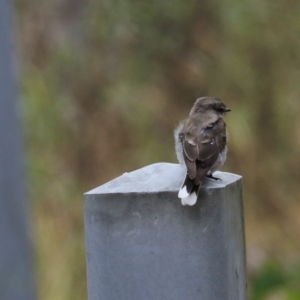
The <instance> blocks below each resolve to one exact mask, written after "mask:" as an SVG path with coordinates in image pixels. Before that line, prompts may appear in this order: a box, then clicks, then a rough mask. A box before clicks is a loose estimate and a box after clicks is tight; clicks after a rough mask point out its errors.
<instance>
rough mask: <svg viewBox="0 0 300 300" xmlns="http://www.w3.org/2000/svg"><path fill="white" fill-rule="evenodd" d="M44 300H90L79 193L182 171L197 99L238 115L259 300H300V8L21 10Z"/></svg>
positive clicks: (232, 153) (233, 166) (209, 4)
mask: <svg viewBox="0 0 300 300" xmlns="http://www.w3.org/2000/svg"><path fill="white" fill-rule="evenodd" d="M15 4H16V10H17V14H16V27H17V33H18V38H17V45H18V47H17V50H18V54H19V62H20V71H21V76H20V82H21V98H22V109H23V113H24V119H25V133H26V147H27V157H28V170H29V186H30V196H31V199H32V204H33V207H34V211H33V227H34V228H35V232H34V236H35V246H36V254H37V272H38V280H39V295H40V299H45V300H48V299H49V300H52V299H56V300H60V299H63V300H65V299H72V300H76V299H85V298H86V273H85V252H84V251H85V250H84V228H83V201H82V193H83V192H84V191H87V190H89V189H91V188H93V187H95V186H98V185H100V184H102V183H104V182H105V181H108V180H110V179H112V178H114V177H116V176H118V175H119V174H121V173H123V172H125V171H130V170H133V169H136V168H139V167H143V166H145V165H148V164H150V163H154V162H158V161H174V162H175V161H176V158H175V154H174V150H173V148H174V147H173V128H174V127H175V126H176V125H177V123H178V122H179V120H181V119H183V118H185V117H186V116H187V114H188V112H189V110H190V107H191V106H192V104H193V102H194V101H195V99H196V98H198V97H200V96H204V95H212V96H217V97H220V98H221V99H222V100H223V101H224V102H225V103H226V104H227V105H228V106H229V107H230V108H231V109H232V112H231V113H230V114H228V116H227V118H226V121H227V124H228V129H229V132H230V137H229V155H228V160H227V162H226V165H225V166H224V168H223V169H224V170H226V171H230V172H234V173H239V174H241V175H243V177H244V196H245V197H244V198H245V213H246V234H247V256H248V273H249V291H250V297H251V300H260V299H267V300H277V299H287V300H295V299H300V292H299V287H298V285H297V282H298V283H299V279H300V267H299V265H300V254H299V253H300V238H299V232H300V218H299V215H300V203H299V199H300V189H299V179H300V155H299V153H300V119H299V117H298V116H299V112H300V101H299V100H300V99H299V94H300V84H299V78H300V38H299V36H300V2H299V1H295V0H287V1H283V0H272V1H271V0H265V1H258V0H252V1H249V0H248V1H246V0H242V1H231V0H224V1H221V2H220V1H216V0H203V1H196V0H185V1H183V0H181V1H180V0H175V1H170V0H165V1H160V0H154V1H146V0H145V1H134V0H123V1H122V0H114V1H113V0H110V1H108V0H97V1H96V0H90V1H79V0H68V1H67V0H54V1H46V0H39V1H37V0H17V1H15Z"/></svg>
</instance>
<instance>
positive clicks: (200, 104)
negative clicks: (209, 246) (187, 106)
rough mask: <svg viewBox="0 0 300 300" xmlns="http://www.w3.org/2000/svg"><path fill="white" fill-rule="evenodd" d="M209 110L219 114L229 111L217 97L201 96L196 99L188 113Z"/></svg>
mask: <svg viewBox="0 0 300 300" xmlns="http://www.w3.org/2000/svg"><path fill="white" fill-rule="evenodd" d="M209 110H212V111H214V112H215V113H217V114H219V115H221V116H223V115H224V114H225V113H226V112H229V111H230V109H229V108H228V107H227V106H226V105H225V104H224V103H223V102H222V101H221V100H220V99H219V98H214V97H201V98H199V99H197V100H196V102H195V104H194V106H193V108H192V110H191V112H190V115H191V114H194V113H198V112H205V111H209Z"/></svg>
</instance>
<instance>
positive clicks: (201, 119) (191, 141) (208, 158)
mask: <svg viewBox="0 0 300 300" xmlns="http://www.w3.org/2000/svg"><path fill="white" fill-rule="evenodd" d="M228 111H230V109H229V108H227V107H226V105H225V104H224V103H223V102H222V101H221V100H220V99H218V98H213V97H202V98H199V99H197V100H196V102H195V104H194V106H193V107H192V109H191V112H190V115H189V117H188V118H187V119H186V120H184V121H183V122H181V123H180V124H179V126H178V127H177V128H176V129H175V134H174V136H175V148H176V154H177V158H178V160H179V163H180V164H181V165H183V166H185V167H186V171H187V173H186V176H185V179H184V181H183V184H182V187H181V189H180V190H179V193H178V197H179V198H181V204H182V205H194V204H195V203H196V202H197V198H198V193H199V190H200V186H201V182H202V180H203V178H204V177H205V176H207V177H209V178H211V179H215V180H218V178H215V177H213V172H215V171H216V170H217V169H218V168H220V167H221V166H222V165H223V164H224V162H225V160H226V154H227V145H226V124H225V122H224V121H223V117H224V115H225V113H226V112H228Z"/></svg>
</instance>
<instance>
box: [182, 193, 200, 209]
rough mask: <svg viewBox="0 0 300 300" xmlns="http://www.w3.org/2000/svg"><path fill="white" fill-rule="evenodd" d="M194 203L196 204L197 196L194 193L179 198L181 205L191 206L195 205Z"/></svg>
mask: <svg viewBox="0 0 300 300" xmlns="http://www.w3.org/2000/svg"><path fill="white" fill-rule="evenodd" d="M179 198H181V197H179ZM196 202H197V195H196V193H195V192H193V193H191V194H190V195H188V196H187V197H184V198H181V204H182V205H189V206H193V205H195V204H196Z"/></svg>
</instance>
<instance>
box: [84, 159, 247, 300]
mask: <svg viewBox="0 0 300 300" xmlns="http://www.w3.org/2000/svg"><path fill="white" fill-rule="evenodd" d="M215 175H216V176H217V177H219V178H221V179H222V181H214V180H210V179H207V180H205V181H204V183H203V186H202V188H201V191H200V194H199V199H198V203H197V204H196V205H195V206H192V207H188V206H182V205H181V203H180V199H178V198H177V193H178V189H179V187H180V185H181V182H182V180H183V176H184V171H183V170H182V168H181V167H180V166H179V165H177V164H170V163H158V164H154V165H150V166H148V167H145V168H142V169H140V170H137V171H134V172H131V173H125V174H124V175H122V176H120V177H118V178H116V179H114V180H112V181H110V182H108V183H106V184H104V185H102V186H100V187H98V188H96V189H94V190H92V191H90V192H88V193H86V194H85V226H86V245H87V269H88V293H89V300H98V299H99V300H100V299H109V300H152V299H155V300H185V299H189V300H199V299H203V300H221V299H222V300H244V299H246V271H245V245H244V227H243V226H244V225H243V202H242V182H241V177H240V176H238V175H234V174H230V173H224V172H217V173H215Z"/></svg>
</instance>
